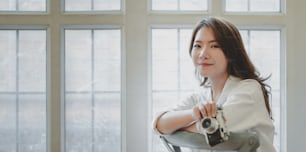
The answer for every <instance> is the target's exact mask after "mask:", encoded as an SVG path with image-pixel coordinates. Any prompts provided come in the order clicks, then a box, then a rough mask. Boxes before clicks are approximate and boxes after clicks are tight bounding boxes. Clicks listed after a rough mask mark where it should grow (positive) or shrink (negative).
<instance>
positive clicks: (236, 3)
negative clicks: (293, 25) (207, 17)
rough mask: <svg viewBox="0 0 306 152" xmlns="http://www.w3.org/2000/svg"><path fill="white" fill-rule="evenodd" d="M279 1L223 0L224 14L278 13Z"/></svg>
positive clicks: (279, 10) (279, 8)
mask: <svg viewBox="0 0 306 152" xmlns="http://www.w3.org/2000/svg"><path fill="white" fill-rule="evenodd" d="M281 2H283V1H281V0H225V11H226V12H257V13H260V12H278V13H280V12H281V11H282V10H281V5H283V4H282V3H281Z"/></svg>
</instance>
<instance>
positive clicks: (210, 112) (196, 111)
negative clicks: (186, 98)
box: [192, 102, 217, 121]
mask: <svg viewBox="0 0 306 152" xmlns="http://www.w3.org/2000/svg"><path fill="white" fill-rule="evenodd" d="M216 112H217V106H216V103H215V102H211V103H205V104H203V103H200V104H198V105H197V106H195V107H193V113H192V118H193V119H194V120H195V121H200V120H201V119H203V118H204V117H216Z"/></svg>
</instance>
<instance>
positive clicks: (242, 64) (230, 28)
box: [189, 17, 272, 117]
mask: <svg viewBox="0 0 306 152" xmlns="http://www.w3.org/2000/svg"><path fill="white" fill-rule="evenodd" d="M202 27H209V28H211V29H212V31H213V33H214V35H215V38H216V41H217V42H218V43H219V45H220V47H221V49H222V51H223V53H224V55H225V57H226V59H227V62H228V66H227V73H228V74H229V75H232V76H235V77H239V78H241V79H255V80H256V81H258V83H259V84H260V85H261V89H262V92H263V96H264V99H265V105H266V108H267V111H268V113H269V115H270V117H271V116H272V115H271V108H270V104H269V95H270V94H271V93H270V91H269V90H270V86H269V85H268V84H266V83H265V81H266V80H267V79H269V78H270V76H268V77H266V78H262V77H260V74H259V72H258V71H257V70H256V68H255V66H254V65H253V63H252V62H251V60H250V58H249V56H248V55H247V52H246V50H245V47H244V45H243V41H242V38H241V35H240V33H239V30H238V29H237V27H236V26H235V25H234V24H232V23H230V22H229V21H227V20H225V19H223V18H218V17H207V18H204V19H203V20H201V21H200V22H199V23H198V24H197V25H196V27H195V28H194V30H193V33H192V37H191V42H190V47H189V54H190V55H191V53H192V49H193V45H194V39H195V36H196V34H197V32H198V31H199V30H200V29H201V28H202ZM196 75H197V78H198V79H199V80H200V81H201V83H200V85H201V86H206V85H207V83H208V81H207V78H203V77H202V76H201V75H200V74H199V72H198V71H196ZM268 88H269V90H268Z"/></svg>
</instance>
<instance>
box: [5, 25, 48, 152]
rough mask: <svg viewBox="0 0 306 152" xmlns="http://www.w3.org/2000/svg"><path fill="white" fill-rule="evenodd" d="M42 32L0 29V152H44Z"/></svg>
mask: <svg viewBox="0 0 306 152" xmlns="http://www.w3.org/2000/svg"><path fill="white" fill-rule="evenodd" d="M46 33H47V32H46V30H45V29H42V28H35V27H33V29H8V28H1V27H0V56H1V57H0V59H1V60H0V61H1V62H0V73H1V76H0V105H1V106H0V111H1V112H0V123H1V125H0V135H1V139H0V151H16V152H19V151H20V150H22V151H26V152H30V151H41V152H46V148H47V145H46V143H47V136H46V130H47V128H46V126H47V120H46V119H47V109H46V104H47V102H46V101H47V99H46V97H47V94H46V74H47V73H46V63H47V61H46V54H47V43H46Z"/></svg>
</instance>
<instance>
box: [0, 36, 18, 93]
mask: <svg viewBox="0 0 306 152" xmlns="http://www.w3.org/2000/svg"><path fill="white" fill-rule="evenodd" d="M16 49H17V35H16V31H14V30H0V61H1V62H0V73H1V75H0V92H2V91H3V92H4V91H7V92H12V91H15V90H16V77H17V71H16Z"/></svg>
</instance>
